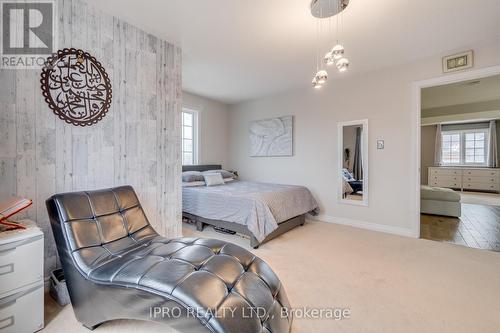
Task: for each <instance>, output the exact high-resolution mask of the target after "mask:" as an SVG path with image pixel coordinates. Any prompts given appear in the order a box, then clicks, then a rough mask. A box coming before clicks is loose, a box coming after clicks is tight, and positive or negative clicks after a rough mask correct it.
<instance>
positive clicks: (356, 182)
mask: <svg viewBox="0 0 500 333" xmlns="http://www.w3.org/2000/svg"><path fill="white" fill-rule="evenodd" d="M367 131H368V121H367V120H360V121H352V122H347V123H340V124H339V141H340V147H341V149H339V150H340V154H341V156H339V159H340V161H341V162H340V181H341V185H340V188H341V191H340V192H341V193H340V195H339V196H340V201H341V202H344V203H350V204H356V205H368V165H367V161H368V158H367V155H368V149H367V146H368V145H367V140H366V138H367Z"/></svg>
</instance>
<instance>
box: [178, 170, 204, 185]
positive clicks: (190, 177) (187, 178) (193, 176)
mask: <svg viewBox="0 0 500 333" xmlns="http://www.w3.org/2000/svg"><path fill="white" fill-rule="evenodd" d="M203 180H204V178H203V174H202V173H201V172H199V171H184V172H183V173H182V181H183V182H185V183H191V182H202V181H203Z"/></svg>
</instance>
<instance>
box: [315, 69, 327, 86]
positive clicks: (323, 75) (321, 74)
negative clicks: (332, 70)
mask: <svg viewBox="0 0 500 333" xmlns="http://www.w3.org/2000/svg"><path fill="white" fill-rule="evenodd" d="M327 79H328V73H327V72H326V71H325V70H324V69H321V70H319V71H318V72H317V73H316V80H317V81H318V83H319V84H324V83H325V82H326V80H327Z"/></svg>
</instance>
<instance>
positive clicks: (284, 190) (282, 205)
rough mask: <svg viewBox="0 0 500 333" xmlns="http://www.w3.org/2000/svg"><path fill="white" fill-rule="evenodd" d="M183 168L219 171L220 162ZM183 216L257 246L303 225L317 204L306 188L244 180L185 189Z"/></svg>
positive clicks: (200, 226)
mask: <svg viewBox="0 0 500 333" xmlns="http://www.w3.org/2000/svg"><path fill="white" fill-rule="evenodd" d="M182 168H183V171H201V172H203V171H208V170H220V169H221V166H220V165H195V166H183V167H182ZM182 211H183V217H184V218H187V219H189V220H191V221H193V222H195V223H196V228H197V229H198V230H200V231H201V230H203V228H204V226H205V225H212V226H215V227H221V228H225V229H228V230H231V231H234V232H237V233H240V234H243V235H247V236H248V237H249V238H250V245H251V246H252V247H253V248H257V247H258V246H259V245H260V244H262V243H264V242H267V241H269V240H271V239H273V238H275V237H277V236H279V235H281V234H283V233H285V232H287V231H289V230H291V229H292V228H294V227H296V226H299V225H303V224H304V222H305V214H307V213H311V214H317V211H318V204H317V202H316V200H315V199H314V198H313V196H312V195H311V193H310V192H309V190H308V189H307V188H306V187H303V186H294V185H281V184H269V183H259V182H249V181H242V180H232V181H228V182H226V183H225V184H223V185H217V186H195V187H187V186H183V188H182Z"/></svg>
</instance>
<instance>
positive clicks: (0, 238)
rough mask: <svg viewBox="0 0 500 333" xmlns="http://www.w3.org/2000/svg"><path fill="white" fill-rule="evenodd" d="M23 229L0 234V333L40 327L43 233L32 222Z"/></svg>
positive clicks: (25, 224) (25, 332)
mask: <svg viewBox="0 0 500 333" xmlns="http://www.w3.org/2000/svg"><path fill="white" fill-rule="evenodd" d="M22 224H23V225H24V226H26V227H27V229H26V230H13V231H6V232H0V332H1V333H11V332H12V333H14V332H15V333H31V332H36V331H38V330H40V329H42V328H43V323H44V322H43V295H44V292H43V291H44V283H43V233H42V231H41V230H40V229H39V228H38V227H37V226H36V225H35V224H34V223H33V222H31V221H28V220H25V221H22Z"/></svg>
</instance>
